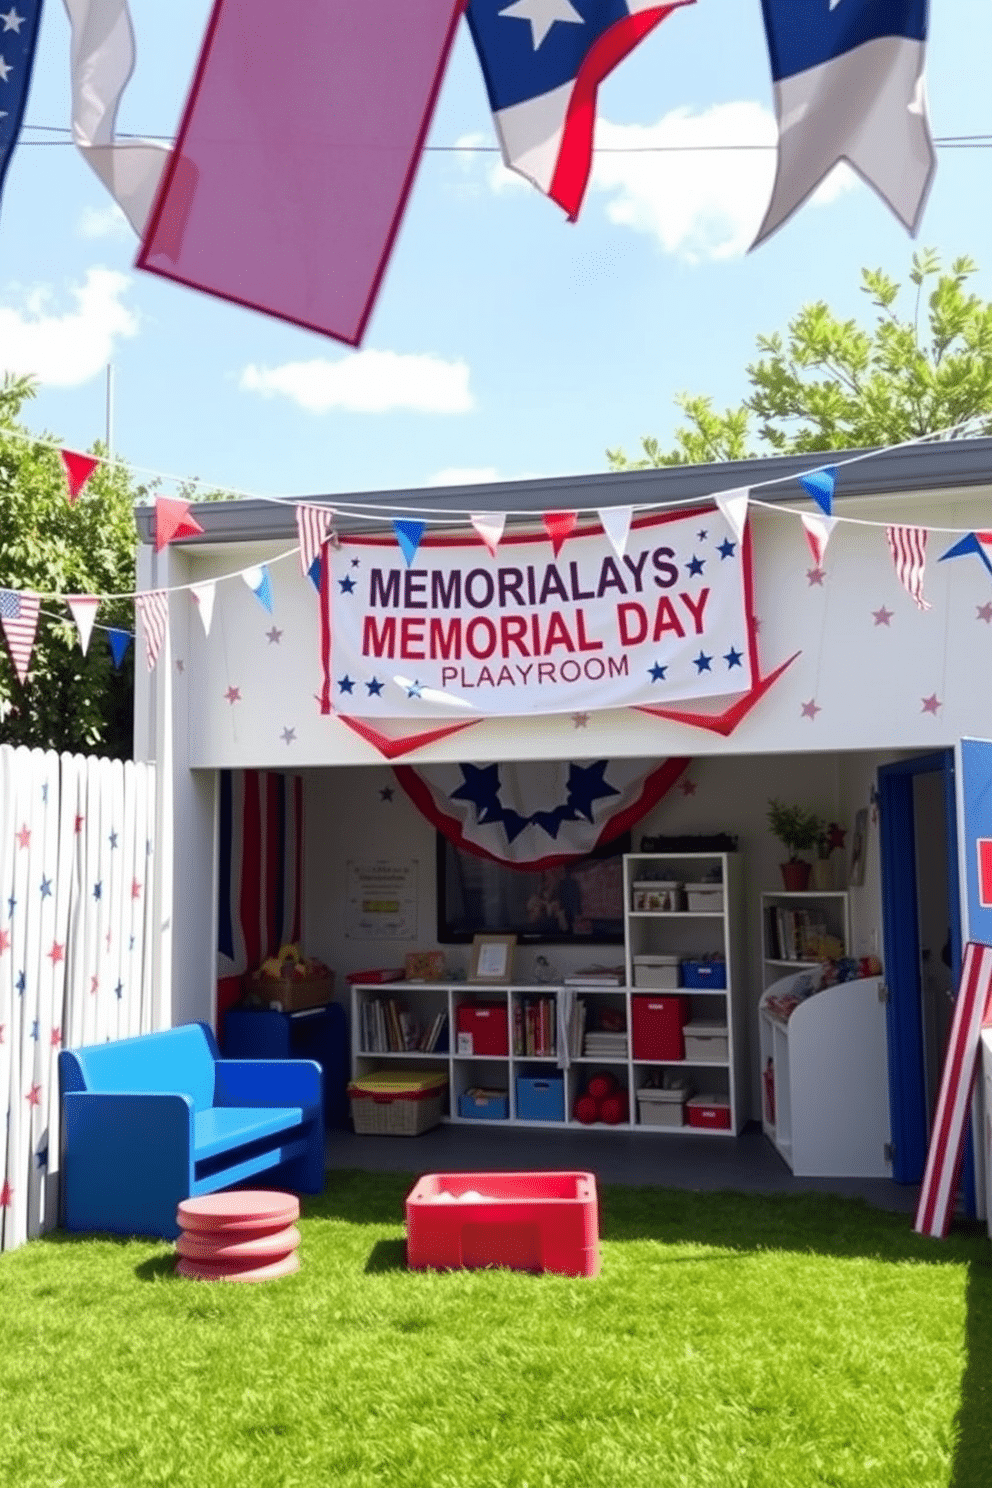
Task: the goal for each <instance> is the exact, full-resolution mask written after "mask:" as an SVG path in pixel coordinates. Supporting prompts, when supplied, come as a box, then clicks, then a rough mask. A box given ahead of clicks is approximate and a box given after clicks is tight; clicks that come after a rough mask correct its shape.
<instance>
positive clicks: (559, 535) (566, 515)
mask: <svg viewBox="0 0 992 1488" xmlns="http://www.w3.org/2000/svg"><path fill="white" fill-rule="evenodd" d="M578 519H579V514H578V512H574V511H553V512H545V513H544V516H543V519H542V520H543V522H544V530H545V532H546V533H547V534H548V536H549V537H550V539H551V546H552V548H553V549H554V554H555V557H556V558H557V557H558V554H559V553H560V552H561V550H562V546H563V545H564V542H565V539H566V538H567V537H570V536H571V534H572V532H574V530H575V524H576V522H577V521H578Z"/></svg>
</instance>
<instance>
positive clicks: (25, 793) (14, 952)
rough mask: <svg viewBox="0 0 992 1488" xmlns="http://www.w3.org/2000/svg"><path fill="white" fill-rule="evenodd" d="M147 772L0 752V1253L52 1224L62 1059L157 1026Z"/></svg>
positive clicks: (151, 804) (150, 772)
mask: <svg viewBox="0 0 992 1488" xmlns="http://www.w3.org/2000/svg"><path fill="white" fill-rule="evenodd" d="M154 822H155V773H154V766H152V765H137V764H133V763H130V762H128V763H124V762H123V761H121V760H106V759H98V758H95V757H85V758H84V757H83V756H80V755H70V754H63V755H61V756H60V755H58V754H55V753H54V752H45V751H44V750H31V749H12V748H10V747H9V746H8V745H3V746H0V1102H3V1108H4V1109H5V1110H6V1141H5V1143H4V1144H3V1145H2V1146H0V1249H2V1250H10V1249H12V1248H13V1247H14V1246H16V1245H20V1244H21V1243H22V1242H23V1241H24V1240H26V1239H29V1238H31V1237H33V1236H35V1235H39V1234H41V1233H42V1232H43V1231H44V1230H46V1229H49V1228H51V1227H52V1226H53V1225H54V1224H56V1223H57V1221H58V1167H59V1091H58V1072H57V1060H58V1053H59V1049H60V1048H63V1047H67V1048H71V1047H75V1046H77V1045H79V1044H89V1043H99V1042H105V1041H109V1040H112V1039H119V1038H126V1037H128V1036H130V1035H132V1034H136V1033H142V1032H146V1031H148V1030H150V1029H151V1028H152V1027H153V1026H154V1022H155V1019H156V1016H157V1015H156V1011H155V999H154V983H153V977H152V957H151V945H152V936H151V918H150V916H151V904H150V898H151V875H152V873H153V871H154V862H155V859H154Z"/></svg>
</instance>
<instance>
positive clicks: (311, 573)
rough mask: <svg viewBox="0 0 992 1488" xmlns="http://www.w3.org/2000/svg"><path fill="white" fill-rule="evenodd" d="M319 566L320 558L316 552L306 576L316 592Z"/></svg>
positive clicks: (318, 583) (318, 580) (318, 589)
mask: <svg viewBox="0 0 992 1488" xmlns="http://www.w3.org/2000/svg"><path fill="white" fill-rule="evenodd" d="M320 567H321V558H320V554H319V553H318V555H317V557H316V558H315V559H314V560H313V562H312V563H311V565H310V567H309V568H308V569H307V577H308V579H309V580H310V582H311V584H312V585H313V587H314V588H315V589H316V591H317V593H318V594H319V593H320Z"/></svg>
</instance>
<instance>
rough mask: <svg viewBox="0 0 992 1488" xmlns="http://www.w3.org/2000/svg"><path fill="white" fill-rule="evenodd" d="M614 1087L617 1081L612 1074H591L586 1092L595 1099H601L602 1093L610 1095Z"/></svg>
mask: <svg viewBox="0 0 992 1488" xmlns="http://www.w3.org/2000/svg"><path fill="white" fill-rule="evenodd" d="M616 1088H617V1082H616V1077H615V1076H614V1075H611V1074H602V1075H593V1077H592V1079H591V1080H590V1081H589V1084H588V1085H587V1086H586V1094H587V1095H591V1096H593V1097H594V1098H595V1099H596V1100H602V1099H603V1097H604V1095H612V1094H613V1092H614V1091H615V1090H616Z"/></svg>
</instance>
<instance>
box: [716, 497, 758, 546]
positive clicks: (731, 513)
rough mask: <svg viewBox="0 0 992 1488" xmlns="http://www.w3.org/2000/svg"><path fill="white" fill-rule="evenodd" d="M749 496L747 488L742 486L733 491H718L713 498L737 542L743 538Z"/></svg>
mask: <svg viewBox="0 0 992 1488" xmlns="http://www.w3.org/2000/svg"><path fill="white" fill-rule="evenodd" d="M750 496H751V492H750V490H749V488H748V487H746V486H742V487H739V488H738V489H737V490H735V491H719V492H718V493H717V494H716V496H714V498H713V499H714V501H715V502H716V504H717V506H718V507H719V508H720V511H721V512H722V514H723V516H724V517H725V518H726V520H727V521H728V522H729V524H730V527H731V530H732V532H733V534H734V536H735V537H736V539H737V541H738V542H740V540H741V538H742V537H743V536H744V523H745V522H746V521H747V506H748V501H749V500H750Z"/></svg>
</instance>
